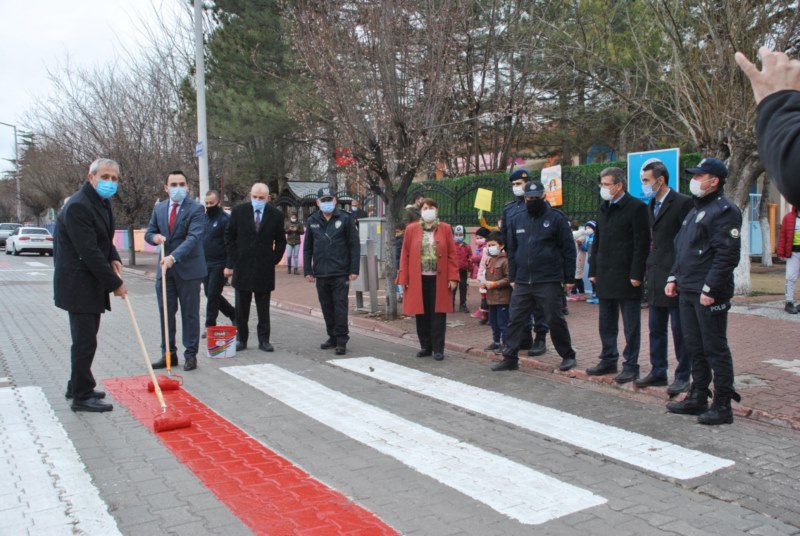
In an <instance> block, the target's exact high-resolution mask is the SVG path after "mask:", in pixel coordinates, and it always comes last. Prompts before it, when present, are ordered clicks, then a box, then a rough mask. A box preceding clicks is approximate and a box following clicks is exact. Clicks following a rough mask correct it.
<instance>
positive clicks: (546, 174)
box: [542, 166, 564, 207]
mask: <svg viewBox="0 0 800 536" xmlns="http://www.w3.org/2000/svg"><path fill="white" fill-rule="evenodd" d="M542 185H543V186H544V196H545V199H546V200H547V202H548V203H550V205H551V206H554V207H560V206H561V205H563V204H564V197H563V192H564V182H563V181H562V179H561V166H551V167H546V168H544V169H543V170H542Z"/></svg>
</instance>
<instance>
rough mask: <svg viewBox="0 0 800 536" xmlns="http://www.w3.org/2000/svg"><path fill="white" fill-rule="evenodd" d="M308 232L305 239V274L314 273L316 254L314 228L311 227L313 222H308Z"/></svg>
mask: <svg viewBox="0 0 800 536" xmlns="http://www.w3.org/2000/svg"><path fill="white" fill-rule="evenodd" d="M307 223H308V224H309V225H308V232H307V233H306V237H305V239H304V240H303V276H304V277H305V276H309V275H314V270H312V267H311V263H312V257H313V254H314V230H313V229H312V228H311V222H310V221H309V222H307Z"/></svg>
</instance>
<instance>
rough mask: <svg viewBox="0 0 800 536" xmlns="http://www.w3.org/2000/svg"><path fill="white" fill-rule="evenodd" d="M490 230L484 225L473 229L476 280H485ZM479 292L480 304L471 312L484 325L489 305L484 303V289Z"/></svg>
mask: <svg viewBox="0 0 800 536" xmlns="http://www.w3.org/2000/svg"><path fill="white" fill-rule="evenodd" d="M489 233H490V231H489V230H488V229H486V228H485V227H479V228H478V229H477V230H476V231H475V245H476V247H475V253H474V254H473V256H472V261H473V268H472V279H477V280H478V282H482V281H485V278H484V271H485V270H486V261H487V260H488V259H489V254H488V253H487V251H486V237H488V236H489ZM480 293H481V306H480V308H479V309H478V310H476V311H475V312H474V313H472V316H473V317H474V318H477V319H479V320H480V324H481V325H484V324H486V323H487V322H488V321H489V305H488V304H487V303H486V289H485V288H482V289H480Z"/></svg>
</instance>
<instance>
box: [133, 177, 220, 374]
mask: <svg viewBox="0 0 800 536" xmlns="http://www.w3.org/2000/svg"><path fill="white" fill-rule="evenodd" d="M164 191H165V192H166V193H167V194H169V198H168V199H165V200H164V201H161V202H159V203H157V204H156V206H155V208H153V215H152V216H151V217H150V224H149V225H148V226H147V231H145V233H144V239H145V242H147V243H148V244H152V245H154V246H158V245H160V244H162V243H163V244H164V249H165V251H166V255H165V256H164V258H161V257H159V264H160V268H161V269H159V270H157V271H156V299H157V300H158V314H159V315H160V317H161V325H162V326H163V323H164V307H163V305H162V304H163V303H164V302H163V298H162V293H161V290H162V287H163V286H166V288H167V311H166V315H167V328H168V331H169V333H168V337H169V340H168V341H166V340H164V330H163V329H161V330H160V331H161V354H162V357H161V359H160V360H159V361H156V362H155V363H153V368H154V369H159V368H165V367H166V366H167V360H166V352H167V343H169V352H170V357H171V360H170V363H173V364H175V365H177V364H178V359H177V346H176V344H175V315H176V314H177V312H178V305H179V304H180V309H181V327H182V334H183V348H184V353H183V357H184V362H183V370H186V371H189V370H194V369H196V368H197V350H198V347H199V346H200V284H201V283H202V282H203V279H204V278H205V277H206V273H207V271H206V259H205V253H204V252H203V231H204V228H205V212H204V210H203V205H201V204H200V203H198V202H197V201H195V200H194V199H191V198H190V197H188V195H189V182H188V180H187V178H186V175H184V173H183V172H182V171H180V170H176V171H172V172H170V173H169V174H168V175H167V179H166V180H165V181H164ZM164 271H165V272H164ZM162 272H164V273H165V276H164V277H166V285H164V284H162V281H161V278H162Z"/></svg>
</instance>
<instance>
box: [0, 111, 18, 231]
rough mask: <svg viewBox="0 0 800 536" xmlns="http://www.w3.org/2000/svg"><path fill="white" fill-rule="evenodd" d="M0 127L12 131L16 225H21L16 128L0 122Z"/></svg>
mask: <svg viewBox="0 0 800 536" xmlns="http://www.w3.org/2000/svg"><path fill="white" fill-rule="evenodd" d="M0 125H5V126H7V127H11V128H13V129H14V178H15V179H16V181H17V223H22V205H21V201H20V197H21V196H20V193H19V147H18V145H17V126H16V125H12V124H10V123H4V122H2V121H0Z"/></svg>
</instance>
